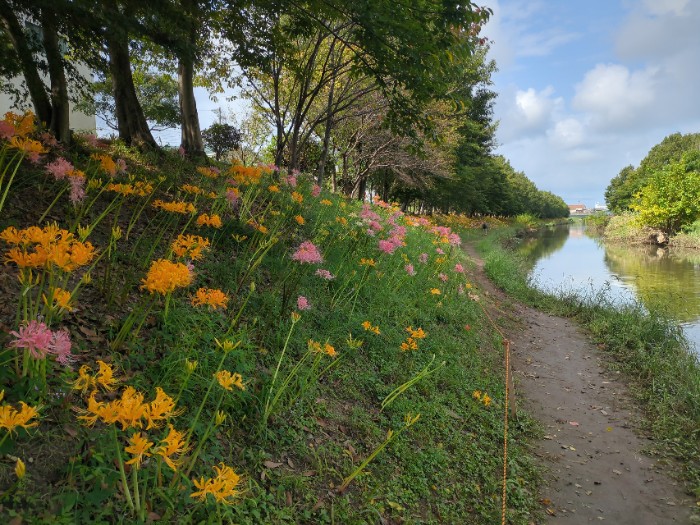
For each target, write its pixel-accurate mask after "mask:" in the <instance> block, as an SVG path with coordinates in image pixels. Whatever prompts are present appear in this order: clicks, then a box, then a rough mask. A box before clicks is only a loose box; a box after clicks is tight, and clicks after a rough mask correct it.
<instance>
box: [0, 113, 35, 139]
mask: <svg viewBox="0 0 700 525" xmlns="http://www.w3.org/2000/svg"><path fill="white" fill-rule="evenodd" d="M34 120H35V119H34V113H32V112H31V111H27V112H26V113H23V114H19V113H13V112H12V111H8V112H7V113H5V117H4V118H3V120H0V139H10V138H12V137H15V136H16V137H26V136H27V135H29V134H30V133H31V132H33V131H34V129H35V127H36V126H35V123H34Z"/></svg>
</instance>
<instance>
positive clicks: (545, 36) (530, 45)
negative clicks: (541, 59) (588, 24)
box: [516, 29, 580, 57]
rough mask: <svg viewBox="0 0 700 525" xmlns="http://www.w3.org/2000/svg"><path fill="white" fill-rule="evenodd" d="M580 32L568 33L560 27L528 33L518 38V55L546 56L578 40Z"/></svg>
mask: <svg viewBox="0 0 700 525" xmlns="http://www.w3.org/2000/svg"><path fill="white" fill-rule="evenodd" d="M579 36H580V35H579V34H578V33H567V32H565V31H561V30H558V29H549V30H546V31H541V32H537V33H526V34H523V35H521V37H520V38H519V40H518V47H517V50H516V55H518V56H523V57H535V56H546V55H549V54H551V53H552V52H553V51H554V50H555V49H556V48H558V47H559V46H562V45H564V44H567V43H569V42H571V41H572V40H576V39H577V38H578V37H579Z"/></svg>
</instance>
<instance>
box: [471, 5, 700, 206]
mask: <svg viewBox="0 0 700 525" xmlns="http://www.w3.org/2000/svg"><path fill="white" fill-rule="evenodd" d="M481 3H483V4H484V5H486V6H487V7H490V8H491V9H493V11H494V16H493V17H492V19H491V20H490V21H489V23H488V24H487V25H486V27H485V28H484V30H483V34H484V35H485V36H486V37H488V38H489V39H490V40H491V41H492V44H491V51H490V57H491V58H492V59H494V60H495V61H496V63H497V66H498V69H499V71H498V73H496V74H495V75H494V77H493V82H494V85H493V89H494V90H495V91H496V92H497V93H498V99H497V101H496V106H495V117H496V119H498V120H499V128H498V132H497V140H498V143H499V147H498V150H497V153H500V154H502V155H504V156H505V157H507V158H508V159H509V160H510V161H511V164H512V165H513V167H514V168H515V169H516V170H519V171H523V172H525V174H526V175H527V176H528V177H529V178H530V179H531V180H532V181H533V182H535V184H537V186H538V187H539V188H540V189H542V190H549V191H552V192H553V193H555V194H557V195H560V196H561V197H562V198H563V199H564V200H565V201H567V202H568V203H573V202H583V203H585V204H586V205H587V206H593V205H594V204H595V203H596V202H599V203H602V202H603V201H604V192H605V188H606V186H607V185H608V183H609V181H610V179H611V178H612V177H614V176H615V175H617V173H618V172H619V171H620V169H622V168H623V167H624V166H626V165H628V164H632V165H635V166H636V165H638V164H639V161H640V160H641V159H642V158H644V156H645V155H646V153H647V152H648V151H649V149H650V148H651V147H652V146H653V145H655V144H657V143H658V142H660V141H661V140H662V139H663V138H664V137H665V136H667V135H669V134H671V133H674V132H681V133H691V132H700V103H699V102H698V93H700V68H699V67H698V66H699V65H700V31H698V30H697V28H698V27H700V1H698V0H634V1H633V0H547V1H545V0H482V2H481Z"/></svg>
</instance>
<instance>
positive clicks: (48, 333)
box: [10, 320, 73, 365]
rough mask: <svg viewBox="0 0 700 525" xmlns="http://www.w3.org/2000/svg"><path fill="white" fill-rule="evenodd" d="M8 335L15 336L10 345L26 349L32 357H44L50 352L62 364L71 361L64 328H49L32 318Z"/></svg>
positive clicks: (67, 334) (68, 338)
mask: <svg viewBox="0 0 700 525" xmlns="http://www.w3.org/2000/svg"><path fill="white" fill-rule="evenodd" d="M10 335H13V336H14V337H15V339H14V341H12V342H11V343H10V346H14V347H15V348H23V349H25V350H27V351H28V352H29V354H30V355H31V356H32V357H33V358H34V359H45V358H46V356H47V355H49V354H50V355H53V356H55V357H56V362H57V363H59V364H62V365H69V364H70V363H71V362H72V361H73V354H71V347H72V343H71V340H70V334H69V333H68V330H66V329H63V330H51V329H50V328H49V327H48V326H46V325H45V324H44V323H43V322H40V321H37V320H32V321H29V323H27V324H26V325H24V326H20V328H19V331H16V332H15V331H12V332H10Z"/></svg>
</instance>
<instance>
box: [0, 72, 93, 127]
mask: <svg viewBox="0 0 700 525" xmlns="http://www.w3.org/2000/svg"><path fill="white" fill-rule="evenodd" d="M77 69H78V71H79V72H80V74H81V75H83V76H84V77H86V78H91V77H92V75H91V72H90V69H88V67H87V66H85V65H84V64H78V67H77ZM42 79H43V80H44V82H45V83H46V84H47V85H48V81H47V79H46V77H45V76H44V75H42ZM21 82H22V78H21V77H16V78H13V79H11V80H10V84H13V85H15V86H19V85H20V84H21ZM27 108H28V109H32V110H33V109H34V108H33V107H32V104H31V101H30V100H27V102H26V106H25V108H18V107H16V106H14V105H13V104H12V97H10V96H9V95H7V94H5V93H0V118H1V117H2V116H3V115H4V114H5V113H7V112H8V111H14V112H16V113H21V112H22V111H24V109H27ZM69 119H70V128H71V129H72V130H76V131H89V132H90V133H95V130H96V129H97V123H96V121H95V115H87V114H85V113H83V112H81V111H75V110H74V109H73V104H72V103H71V104H70V117H69Z"/></svg>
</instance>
